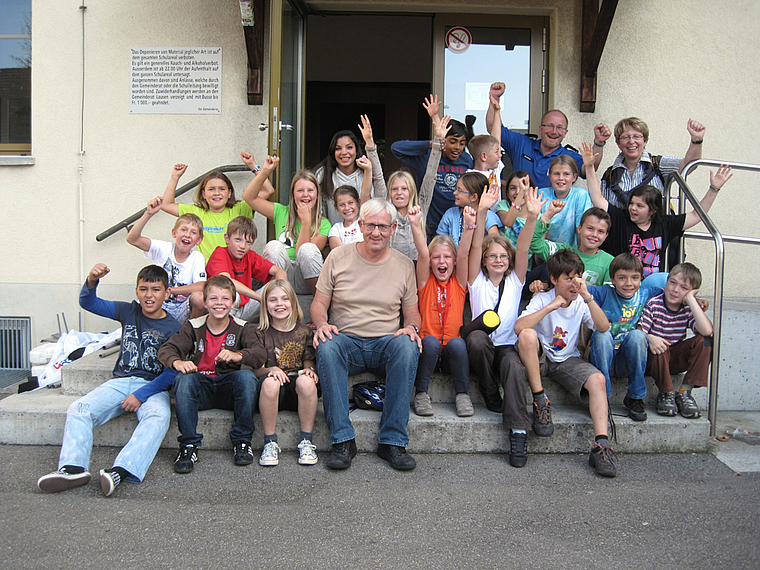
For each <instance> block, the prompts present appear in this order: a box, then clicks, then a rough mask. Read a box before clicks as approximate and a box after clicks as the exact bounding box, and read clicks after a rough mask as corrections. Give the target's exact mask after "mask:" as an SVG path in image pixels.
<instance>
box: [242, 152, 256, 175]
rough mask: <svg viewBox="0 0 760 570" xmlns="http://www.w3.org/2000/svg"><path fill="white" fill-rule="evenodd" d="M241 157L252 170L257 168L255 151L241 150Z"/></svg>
mask: <svg viewBox="0 0 760 570" xmlns="http://www.w3.org/2000/svg"><path fill="white" fill-rule="evenodd" d="M240 158H241V159H242V161H243V164H245V165H246V166H247V167H248V168H249V169H250V170H253V169H254V168H256V159H255V158H254V157H253V153H250V152H247V151H245V150H241V151H240Z"/></svg>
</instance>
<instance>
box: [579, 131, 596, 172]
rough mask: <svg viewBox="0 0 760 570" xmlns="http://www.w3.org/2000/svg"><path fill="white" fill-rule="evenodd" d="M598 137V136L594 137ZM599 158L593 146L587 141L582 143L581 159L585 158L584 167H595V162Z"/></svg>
mask: <svg viewBox="0 0 760 570" xmlns="http://www.w3.org/2000/svg"><path fill="white" fill-rule="evenodd" d="M594 136H596V135H594ZM597 156H599V155H598V154H595V153H594V147H593V146H591V145H590V144H589V143H587V142H586V141H583V142H582V143H581V158H583V166H584V167H585V166H586V165H589V164H590V165H591V166H593V165H594V160H596V157H597Z"/></svg>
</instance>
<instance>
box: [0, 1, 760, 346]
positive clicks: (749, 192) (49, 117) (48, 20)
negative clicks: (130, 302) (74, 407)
mask: <svg viewBox="0 0 760 570" xmlns="http://www.w3.org/2000/svg"><path fill="white" fill-rule="evenodd" d="M310 4H313V5H314V6H316V7H317V8H324V9H336V8H340V7H351V8H361V9H373V10H374V9H376V10H391V11H402V10H410V11H416V12H424V11H433V12H436V11H438V12H440V11H449V12H455V11H462V12H498V13H509V12H513V13H520V14H539V15H547V16H549V17H550V21H551V31H550V38H549V39H550V54H549V56H550V57H549V61H550V67H549V75H548V77H549V89H550V91H549V106H550V107H558V108H560V109H563V110H564V111H565V112H566V113H567V115H568V116H569V119H570V132H569V134H568V136H567V139H566V141H567V142H570V143H571V144H573V145H575V146H578V145H579V144H580V142H581V141H582V140H590V137H591V136H592V129H593V126H594V125H595V124H596V123H598V122H600V121H603V122H606V123H608V124H609V125H610V126H613V125H614V123H615V122H616V121H617V120H619V119H620V118H622V117H626V116H630V115H637V116H640V117H641V118H643V119H644V120H646V121H647V122H648V123H649V126H650V130H651V138H650V144H649V147H650V148H651V150H652V151H653V152H655V153H658V154H674V155H680V154H682V153H683V152H684V151H685V149H686V147H687V144H688V134H687V132H686V121H687V120H688V118H689V117H693V118H696V119H698V120H700V121H702V122H703V123H705V125H706V126H707V135H706V140H705V143H704V156H705V157H706V158H722V159H727V160H728V159H730V160H738V161H744V162H750V163H760V150H758V148H757V145H756V144H753V143H754V138H753V136H752V135H753V134H754V133H755V132H757V131H758V130H760V129H759V127H760V124H759V123H760V116H759V115H758V113H757V112H756V111H755V100H756V95H755V86H756V85H757V84H758V79H760V69H759V68H758V67H759V66H760V64H759V63H758V61H760V58H759V57H758V56H759V55H760V50H759V49H758V47H760V46H759V45H758V39H757V36H756V34H755V31H754V29H753V26H754V22H756V21H757V20H758V16H760V5H759V4H758V3H757V2H754V1H752V0H719V1H708V0H695V1H692V2H659V1H656V0H637V1H633V0H621V1H620V3H619V5H618V8H617V12H616V14H615V20H614V22H613V25H612V29H611V31H610V36H609V39H608V40H607V44H606V47H605V50H604V54H603V56H602V60H601V64H600V66H599V74H598V82H597V90H598V98H597V106H596V112H595V113H593V114H582V113H580V112H579V111H578V107H579V75H580V30H581V2H579V1H565V0H536V1H529V0H520V1H496V0H482V1H480V2H473V1H469V2H462V1H454V0H451V1H448V2H441V1H438V2H400V1H394V2H382V1H381V2H355V1H354V2H341V1H319V2H313V3H312V2H310ZM80 5H81V2H78V1H77V2H75V1H73V0H60V1H58V2H45V1H43V0H33V3H32V6H33V18H32V26H33V38H34V39H33V42H32V44H33V70H32V73H33V75H32V89H33V93H32V97H33V99H32V117H33V131H32V149H33V155H34V158H35V164H34V165H33V166H0V182H2V183H1V184H0V198H1V199H2V201H3V204H4V206H3V212H4V214H5V215H4V220H5V223H4V224H2V225H0V243H2V244H3V248H2V250H3V252H4V253H3V254H2V261H3V263H2V267H3V270H2V273H1V274H0V314H2V315H31V316H32V317H33V322H34V333H33V335H34V338H35V339H38V338H40V337H41V336H44V335H46V334H48V333H50V332H52V331H53V330H55V329H56V328H57V327H56V325H55V316H54V315H55V313H56V312H60V311H65V312H66V314H67V317H68V319H69V324H70V325H71V326H77V323H76V315H77V313H78V306H77V302H76V297H77V292H78V289H79V286H80V283H81V275H80V271H82V270H83V271H84V272H85V274H86V272H87V271H88V270H89V268H90V267H91V266H92V265H93V264H94V263H96V262H100V261H102V262H105V263H108V264H109V266H110V267H111V268H112V273H111V275H109V276H108V277H107V278H106V279H105V280H104V285H103V288H102V292H103V294H104V296H107V297H108V296H110V297H112V298H128V296H129V295H131V292H132V291H133V287H134V285H133V283H134V281H133V280H134V276H135V274H136V273H137V271H138V270H139V268H140V267H142V266H143V265H144V264H145V261H144V259H143V258H142V256H141V254H140V253H139V252H138V251H137V250H136V249H134V248H132V247H130V246H128V245H127V244H126V242H125V241H124V237H125V232H124V231H122V232H120V233H119V234H117V235H116V236H114V237H112V238H109V239H108V240H106V241H104V242H101V243H98V242H96V241H95V236H96V235H97V234H98V233H100V232H101V231H103V230H104V229H106V228H108V227H110V226H111V225H112V224H114V223H116V222H118V221H119V220H121V219H123V218H124V217H126V216H128V215H129V214H131V213H133V212H135V211H137V210H139V209H140V208H142V207H143V206H144V205H145V203H146V201H147V200H148V199H149V198H150V197H152V196H155V195H158V194H161V193H162V192H163V189H164V187H165V185H166V182H167V180H168V176H169V173H170V171H171V167H172V165H173V164H174V163H175V162H187V163H188V164H189V165H190V167H189V168H188V172H187V173H186V174H185V176H184V179H185V181H189V180H191V179H192V178H194V177H195V176H197V175H198V174H200V173H202V172H204V171H206V170H208V169H210V168H212V167H215V166H218V165H223V164H230V163H238V162H239V156H238V152H239V150H241V149H248V150H252V151H253V152H254V153H255V154H256V156H257V158H263V156H264V155H265V153H266V147H265V145H266V139H265V135H264V133H261V132H260V131H259V130H258V129H257V126H258V124H259V123H260V122H266V121H267V107H266V105H264V106H249V105H248V104H247V100H246V57H245V43H244V39H243V34H242V30H241V26H240V23H239V20H240V16H239V10H238V6H237V2H235V1H233V0H225V1H222V0H218V1H209V0H182V1H179V0H167V1H164V2H153V1H149V0H133V1H131V2H105V1H93V2H89V3H87V10H86V12H85V14H84V33H85V49H84V60H85V61H84V65H85V87H84V97H85V108H84V151H85V153H84V155H83V156H81V157H80V155H79V139H80V127H81V121H82V114H81V93H82V92H81V84H82V14H81V12H80V10H79V6H80ZM156 46H167V47H168V46H171V47H190V46H195V47H197V46H221V47H222V48H223V63H222V64H223V82H222V114H221V115H212V116H199V115H130V114H129V106H128V105H129V49H130V48H133V47H156ZM359 48H361V46H353V47H352V48H351V49H359ZM384 49H385V48H384ZM387 49H392V48H390V47H389V48H387ZM264 67H265V70H266V69H267V68H268V61H267V60H265V65H264ZM265 75H266V73H265ZM498 79H499V73H498V70H495V71H494V80H498ZM265 103H266V97H265ZM606 150H607V153H606V154H605V157H604V161H603V165H602V166H603V168H605V167H606V166H608V165H609V164H611V162H612V159H613V158H614V156H615V154H616V153H615V152H614V151H615V147H614V144H613V143H610V144H608V145H607V147H606ZM80 164H81V176H80ZM248 180H250V176H249V175H246V174H240V175H235V176H233V182H234V183H235V186H236V191H237V194H238V197H239V196H240V194H241V193H242V190H243V189H244V187H245V184H246V183H247V181H248ZM691 180H693V181H694V182H695V186H696V191H697V194H698V195H699V196H701V195H702V194H703V193H704V191H705V189H706V187H707V183H708V177H707V174H706V172H704V171H703V172H699V173H697V174H695V175H692V176H691V177H690V181H691ZM758 181H760V178H758V177H756V176H755V177H752V176H750V175H747V174H743V173H737V174H736V175H735V176H734V179H733V180H731V181H730V182H729V183H728V184H727V186H726V189H725V190H724V191H723V192H721V194H720V196H719V198H718V200H717V202H716V204H715V206H714V208H713V211H712V215H713V217H714V219H715V221H716V223H717V224H718V227H719V228H720V229H721V230H722V231H724V232H725V233H729V234H738V235H749V236H758V234H759V233H760V232H759V231H758V230H757V227H758V226H759V225H760V224H759V222H760V214H759V213H758V207H757V205H756V204H757V202H756V200H755V194H756V189H757V187H758ZM80 184H81V193H82V204H83V218H82V219H83V223H82V225H81V235H82V241H83V244H84V247H83V257H82V258H80V253H79V241H80V224H79V192H80ZM189 200H190V197H189V196H186V197H183V198H182V201H189ZM172 223H173V218H171V217H170V216H167V215H163V214H160V215H158V216H157V217H156V218H154V220H152V221H151V222H150V223H149V225H148V227H147V230H146V232H145V233H146V235H148V236H153V237H158V238H163V239H169V236H170V233H169V232H170V228H171V226H172ZM260 246H261V240H260V241H259V243H258V244H257V247H259V248H260ZM727 249H728V258H727V279H726V283H725V294H726V295H727V296H729V297H733V298H753V299H757V298H758V297H759V296H760V295H758V294H757V293H756V292H755V289H756V287H755V275H756V274H757V273H758V269H759V268H758V262H759V260H760V252H758V250H757V249H754V248H749V247H747V246H731V245H729V246H728V248H727ZM688 252H689V256H690V259H691V260H693V261H695V262H696V263H697V264H698V265H699V266H700V267H701V268H702V269H703V272H704V273H705V276H706V279H705V281H706V284H705V286H704V287H703V292H705V293H709V292H710V291H711V289H712V284H711V277H710V276H711V273H712V260H711V255H712V246H711V245H709V244H703V243H694V244H689V245H688ZM85 326H86V328H90V329H92V328H98V327H102V326H104V324H103V325H101V323H100V322H97V321H95V320H92V319H91V318H89V317H88V319H87V320H86V321H85Z"/></svg>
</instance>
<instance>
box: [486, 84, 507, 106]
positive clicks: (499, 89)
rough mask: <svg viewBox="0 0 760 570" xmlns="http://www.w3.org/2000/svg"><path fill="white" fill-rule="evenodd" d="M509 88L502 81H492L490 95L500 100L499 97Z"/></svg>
mask: <svg viewBox="0 0 760 570" xmlns="http://www.w3.org/2000/svg"><path fill="white" fill-rule="evenodd" d="M506 90H507V85H506V84H505V83H504V82H502V81H497V82H495V83H491V89H490V90H489V91H488V97H489V98H490V99H491V100H493V99H494V98H495V99H496V101H498V100H499V98H500V97H501V96H502V95H504V92H505V91H506Z"/></svg>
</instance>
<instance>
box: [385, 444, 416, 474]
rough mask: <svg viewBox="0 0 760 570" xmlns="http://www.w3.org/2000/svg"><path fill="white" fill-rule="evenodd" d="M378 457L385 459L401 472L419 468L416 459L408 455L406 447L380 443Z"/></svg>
mask: <svg viewBox="0 0 760 570" xmlns="http://www.w3.org/2000/svg"><path fill="white" fill-rule="evenodd" d="M377 456H378V457H379V458H380V459H385V460H386V461H387V462H388V463H390V464H391V467H393V468H394V469H398V470H399V471H411V470H412V469H414V468H415V467H417V462H416V461H415V460H414V457H412V456H411V455H408V454H407V453H406V447H400V446H398V445H388V444H387V443H379V444H378V445H377Z"/></svg>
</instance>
